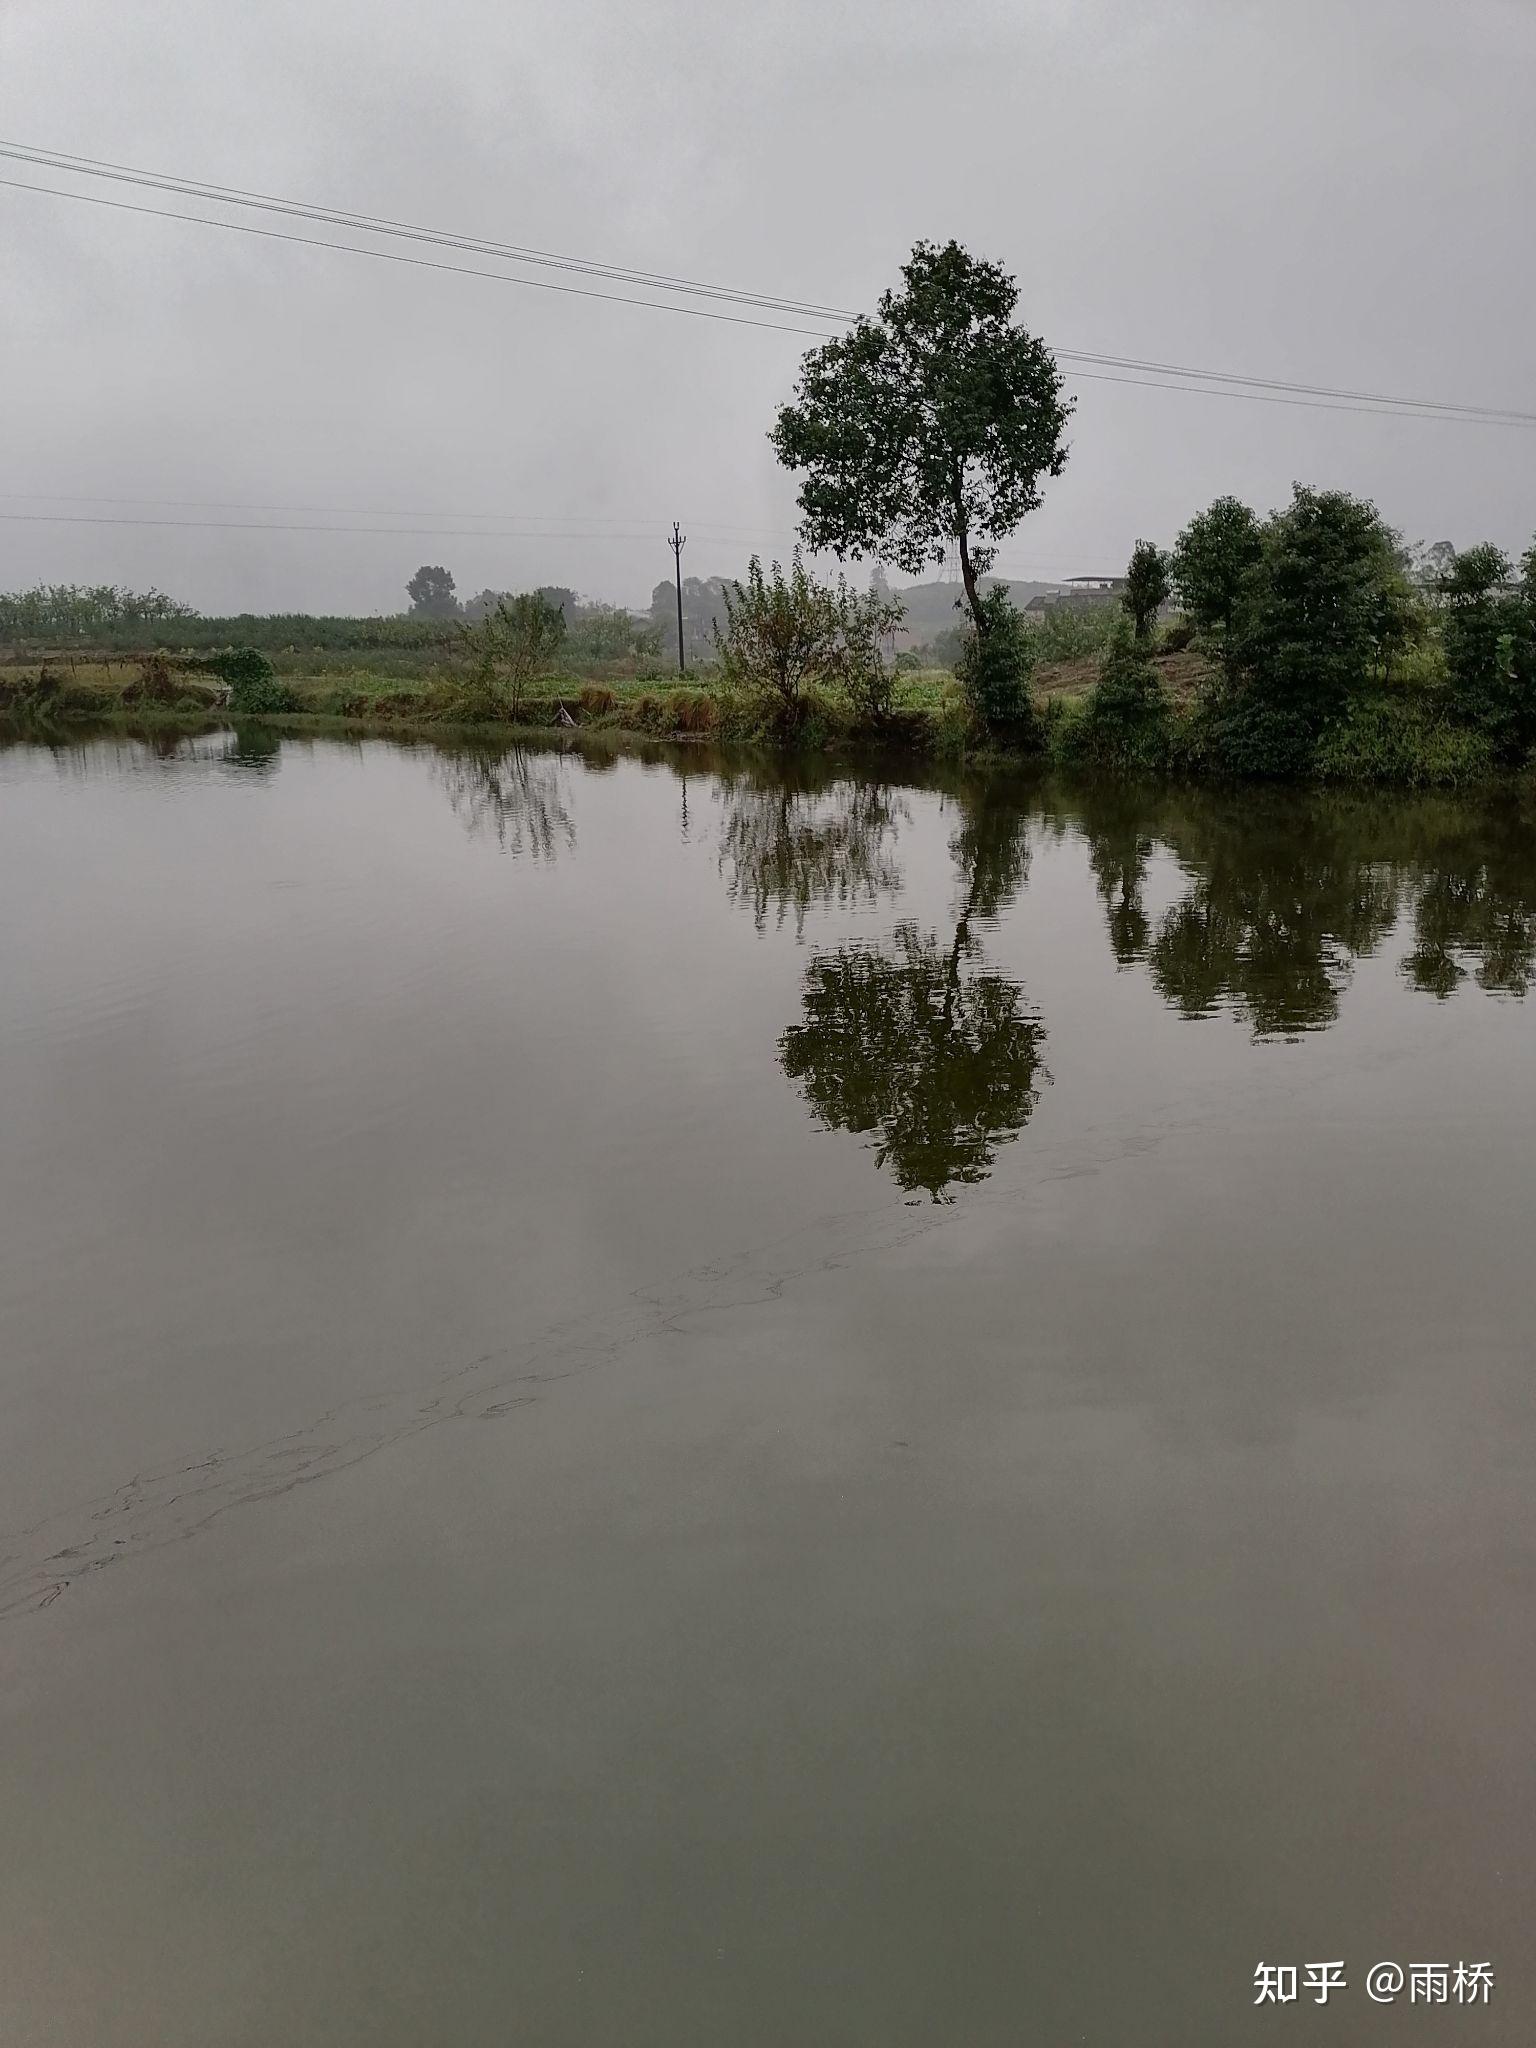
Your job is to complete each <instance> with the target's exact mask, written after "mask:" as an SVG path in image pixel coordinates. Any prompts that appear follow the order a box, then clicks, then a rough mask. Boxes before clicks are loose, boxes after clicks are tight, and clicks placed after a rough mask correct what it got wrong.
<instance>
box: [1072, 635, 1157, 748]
mask: <svg viewBox="0 0 1536 2048" xmlns="http://www.w3.org/2000/svg"><path fill="white" fill-rule="evenodd" d="M1172 725H1173V718H1172V707H1171V706H1170V704H1169V702H1168V697H1167V693H1166V692H1165V690H1164V689H1163V686H1162V681H1161V678H1160V677H1159V675H1158V673H1157V670H1156V669H1155V668H1154V667H1153V665H1152V660H1151V656H1150V654H1149V653H1148V650H1147V648H1146V646H1145V644H1144V642H1143V641H1142V640H1140V639H1138V637H1137V634H1136V630H1135V627H1134V625H1133V624H1132V623H1131V622H1130V620H1122V622H1121V625H1120V628H1119V631H1118V632H1117V633H1116V635H1115V638H1114V640H1113V641H1112V642H1111V643H1110V647H1109V651H1108V653H1107V654H1106V655H1105V657H1104V661H1103V665H1102V667H1101V668H1100V671H1099V680H1098V685H1097V687H1096V688H1095V689H1094V691H1093V693H1092V695H1091V696H1090V697H1089V698H1088V700H1087V702H1086V704H1084V705H1083V707H1082V709H1081V710H1080V711H1078V712H1077V713H1076V714H1075V715H1074V716H1073V717H1071V718H1070V720H1069V721H1068V722H1067V723H1065V724H1064V725H1063V726H1062V727H1061V730H1060V733H1059V735H1058V736H1057V737H1056V740H1055V743H1054V750H1055V751H1056V752H1057V753H1058V754H1059V756H1060V757H1061V758H1062V759H1063V760H1066V761H1069V762H1072V763H1075V764H1080V765H1083V766H1093V767H1098V768H1109V769H1113V770H1115V771H1117V772H1119V773H1143V774H1155V773H1157V772H1159V771H1160V770H1162V769H1165V768H1166V767H1167V766H1168V762H1169V755H1170V749H1171V744H1172Z"/></svg>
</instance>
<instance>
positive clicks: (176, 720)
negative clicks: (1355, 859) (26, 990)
mask: <svg viewBox="0 0 1536 2048" xmlns="http://www.w3.org/2000/svg"><path fill="white" fill-rule="evenodd" d="M1153 673H1154V674H1155V676H1156V678H1157V684H1158V690H1159V705H1158V722H1157V726H1156V734H1157V754H1156V758H1155V759H1151V760H1148V761H1145V762H1138V761H1135V760H1130V761H1127V760H1122V759H1118V758H1115V757H1114V754H1113V750H1111V752H1110V756H1109V758H1104V757H1103V753H1102V750H1101V749H1099V748H1097V747H1096V744H1095V736H1096V734H1097V733H1098V730H1099V728H1100V727H1101V726H1102V725H1103V722H1104V712H1105V704H1106V701H1107V700H1106V697H1105V693H1103V692H1102V691H1101V687H1100V684H1101V670H1100V664H1099V662H1098V661H1096V660H1095V659H1093V658H1092V657H1087V656H1083V657H1078V658H1075V659H1073V660H1069V661H1063V662H1047V663H1043V664H1041V666H1040V667H1039V668H1037V669H1036V671H1035V676H1034V687H1035V694H1036V697H1037V699H1038V702H1039V705H1040V708H1041V711H1042V721H1041V731H1042V732H1043V741H1044V752H1045V755H1046V757H1047V759H1049V760H1051V761H1053V762H1054V763H1056V764H1057V765H1061V766H1067V767H1078V768H1084V767H1086V768H1090V769H1097V770H1103V769H1121V768H1131V769H1135V768H1137V767H1147V768H1150V769H1151V770H1152V771H1153V772H1155V773H1162V774H1165V775H1170V776H1172V777H1174V778H1175V779H1181V780H1195V781H1201V780H1229V779H1231V778H1230V776H1228V775H1225V774H1223V773H1221V772H1220V770H1219V769H1218V768H1217V767H1216V766H1215V765H1214V764H1213V763H1212V761H1211V759H1210V758H1209V751H1208V728H1209V723H1210V716H1209V709H1208V705H1207V703H1206V694H1205V693H1206V692H1208V690H1209V687H1210V685H1211V682H1212V679H1213V673H1214V672H1213V671H1212V669H1211V667H1210V665H1209V664H1208V663H1207V662H1206V661H1205V660H1204V659H1203V658H1202V657H1201V656H1200V655H1199V654H1197V653H1195V652H1192V651H1182V650H1181V651H1179V652H1167V653H1163V654H1160V655H1159V656H1157V657H1156V659H1155V661H1154V663H1153ZM280 683H281V689H280V692H279V693H278V695H277V697H276V698H275V699H274V701H273V704H272V707H271V708H269V709H266V710H259V711H240V712H239V713H238V715H239V716H240V717H241V718H242V720H245V719H249V720H251V721H253V722H259V723H262V724H267V725H270V726H273V727H278V728H286V729H288V730H292V731H324V730H327V729H331V730H337V731H343V730H354V731H357V730H361V731H397V732H400V733H402V734H405V733H414V734H439V735H442V736H448V735H450V734H479V735H481V736H484V737H487V738H502V739H510V738H512V737H515V736H516V735H517V734H518V733H523V732H526V733H532V732H549V731H552V730H569V729H571V728H572V727H574V728H576V729H578V730H581V731H584V732H587V733H590V734H593V735H610V736H612V737H614V738H616V739H622V738H626V737H628V738H634V739H643V740H706V739H707V740H719V741H723V742H744V743H750V742H760V741H762V740H763V739H764V738H765V737H768V736H769V735H767V734H766V733H765V730H764V725H763V718H762V713H761V709H760V707H759V706H757V705H756V704H755V703H754V702H753V700H751V699H750V698H748V697H745V696H743V695H742V694H740V693H736V692H732V691H731V690H729V689H728V688H725V687H724V686H723V685H722V683H721V682H720V680H719V678H718V677H717V676H714V677H711V676H705V677H703V678H700V679H698V680H693V679H679V680H675V681H672V682H658V681H654V680H639V679H630V680H622V679H621V680H616V681H612V682H604V683H592V682H586V683H582V682H575V681H572V680H570V679H568V678H564V677H558V678H547V679H544V680H541V681H540V682H538V683H537V684H535V685H534V686H533V687H532V688H530V690H529V691H528V692H527V694H526V695H525V696H523V697H522V699H521V700H520V702H519V703H518V704H517V705H516V706H515V708H514V709H513V710H512V711H511V712H510V713H509V714H508V715H504V716H502V717H498V718H492V719H486V718H483V717H474V716H466V715H465V712H466V701H465V698H464V695H463V690H462V682H461V678H460V677H459V676H458V675H457V674H455V673H454V672H453V671H438V672H437V673H429V674H427V675H424V676H417V677H405V678H402V677H400V676H399V675H397V674H394V673H392V672H390V671H389V670H382V671H381V670H379V669H374V668H364V667H352V668H348V669H346V670H344V671H341V672H336V671H327V670H319V671H317V672H310V673H305V672H304V671H303V670H302V669H301V668H295V669H294V670H291V671H290V672H289V673H287V674H285V675H283V676H282V677H281V678H280ZM469 708H470V709H474V708H476V707H474V706H472V705H471V706H470V707H469ZM230 715H231V710H230V707H229V704H228V692H227V690H225V689H222V688H220V687H219V686H218V685H217V683H216V681H215V680H214V679H212V678H210V677H209V676H207V675H206V674H197V673H193V672H189V671H185V670H182V669H179V668H177V667H175V666H173V665H172V664H170V663H167V662H165V661H163V660H157V659H150V660H136V659H133V658H124V657H118V658H114V659H110V660H108V659H94V660H92V659H80V658H75V657H69V658H65V659H63V660H60V659H57V658H55V659H52V660H49V661H44V662H23V661H16V660H13V661H12V662H10V663H9V664H0V716H4V717H5V718H6V719H7V720H8V721H9V722H10V723H12V724H13V725H21V726H24V727H30V728H33V729H36V730H39V731H47V730H49V729H56V728H60V727H65V726H69V725H73V724H101V723H106V724H121V725H131V726H159V727H163V728H166V729H171V730H176V729H180V730H199V729H204V728H206V727H207V726H209V725H210V724H211V723H216V722H222V721H224V720H226V719H227V718H228V717H229V716H230ZM1117 730H1118V729H1117ZM797 745H798V747H799V749H800V750H802V751H808V752H812V753H814V752H819V751H830V752H841V751H845V750H850V749H863V748H867V747H879V748H880V749H882V750H891V751H895V752H898V753H909V754H913V755H917V756H921V757H929V758H938V759H948V760H960V759H967V758H974V759H988V758H993V757H996V756H998V755H1007V754H1008V753H1010V751H1012V750H1011V749H1010V748H1009V747H1008V745H1007V744H1006V742H999V741H998V740H997V739H995V738H988V737H987V736H986V735H984V734H981V733H980V732H978V731H977V730H976V728H975V727H974V725H973V723H972V720H971V717H970V714H969V712H968V710H967V707H966V703H965V700H964V697H963V694H962V692H961V690H960V686H959V684H958V683H957V682H956V680H955V678H954V676H953V675H951V674H950V673H949V672H948V671H947V670H938V669H935V670H923V671H913V672H908V673H904V674H902V675H900V676H899V677H898V678H897V679H896V684H895V691H894V701H893V704H892V707H891V710H890V712H889V714H888V716H886V717H885V718H884V719H882V720H881V721H879V722H878V723H870V722H868V721H861V720H860V718H859V716H858V715H857V713H856V712H855V711H854V709H853V707H852V706H851V705H849V704H848V703H847V702H846V701H845V700H843V699H842V698H841V697H840V696H839V694H838V693H837V692H836V691H831V690H824V689H814V688H813V689H809V690H807V691H806V693H805V705H804V715H803V719H802V724H801V728H800V732H799V736H798V741H797ZM1037 751H1038V747H1037ZM1308 779H1311V780H1315V781H1318V782H1322V783H1329V784H1337V785H1344V786H1351V785H1352V786H1361V787H1368V786H1376V787H1397V788H1420V789H1428V788H1466V787H1473V786H1476V785H1477V784H1479V783H1482V782H1486V781H1492V780H1494V779H1496V777H1495V770H1494V764H1493V762H1492V760H1491V758H1490V756H1489V752H1488V749H1487V747H1486V746H1485V745H1484V744H1482V742H1481V740H1480V738H1479V736H1478V735H1477V734H1476V733H1474V732H1471V731H1469V730H1468V729H1467V728H1466V727H1465V726H1462V725H1458V724H1457V722H1456V721H1455V720H1454V718H1453V717H1451V716H1450V713H1449V709H1448V707H1447V704H1446V702H1445V699H1444V693H1443V692H1442V691H1440V690H1438V689H1437V688H1435V687H1434V686H1433V685H1432V684H1426V683H1424V682H1422V681H1416V680H1414V679H1412V678H1409V679H1408V680H1405V681H1402V682H1399V683H1396V684H1393V685H1391V686H1385V685H1384V686H1383V687H1382V688H1380V689H1379V690H1377V691H1375V692H1373V693H1371V694H1368V695H1366V696H1363V697H1360V698H1358V699H1356V700H1354V701H1353V702H1352V703H1351V705H1350V707H1349V710H1348V714H1347V716H1346V717H1345V718H1344V719H1342V720H1341V721H1340V722H1339V723H1338V724H1336V725H1335V726H1333V727H1332V728H1330V730H1329V731H1328V732H1327V733H1326V734H1325V736H1324V739H1323V741H1322V743H1321V744H1320V745H1319V747H1318V749H1317V752H1316V757H1315V766H1314V772H1313V775H1312V776H1311V777H1310V778H1308Z"/></svg>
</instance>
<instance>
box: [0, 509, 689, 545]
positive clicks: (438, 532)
mask: <svg viewBox="0 0 1536 2048" xmlns="http://www.w3.org/2000/svg"><path fill="white" fill-rule="evenodd" d="M0 519H3V520H5V521H7V522H8V523H10V524H17V525H31V526H175V527H187V528H191V529H193V530H195V531H197V532H200V533H201V532H207V533H366V534H372V535H373V536H374V537H375V538H376V539H379V540H390V539H397V540H412V539H420V538H422V537H423V536H426V537H427V538H429V539H434V540H650V539H652V538H653V537H654V536H653V534H652V532H651V530H650V529H649V528H646V529H645V530H644V531H641V530H639V529H636V530H634V531H630V532H622V533H621V532H613V533H592V532H590V531H589V532H586V533H580V532H567V531H565V530H563V529H560V528H555V527H524V528H523V529H522V530H521V531H519V532H517V533H491V532H487V531H486V529H485V528H484V527H480V526H468V527H465V526H460V527H454V526H332V525H317V524H310V523H308V522H296V521H291V520H276V519H130V518H123V517H122V516H120V515H118V514H112V515H109V516H107V517H103V518H93V517H92V516H91V515H89V514H88V513H82V512H0Z"/></svg>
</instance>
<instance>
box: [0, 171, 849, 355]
mask: <svg viewBox="0 0 1536 2048" xmlns="http://www.w3.org/2000/svg"><path fill="white" fill-rule="evenodd" d="M0 186H5V187H8V188H9V189H10V190H11V191H13V192H42V193H45V194H46V195H47V196H48V197H49V198H50V199H75V200H78V201H79V202H80V203H81V204H82V205H85V206H105V207H108V208H110V209H111V211H112V212H114V213H141V214H149V215H152V216H153V217H154V218H156V219H158V220H185V221H191V222H192V223H193V224H194V225H195V226H197V227H202V228H223V229H224V230H225V231H226V232H227V233H229V234H235V235H257V236H260V238H261V239H262V240H263V241H267V242H294V243H297V244H298V245H299V246H300V247H301V248H305V249H339V250H341V252H342V253H343V254H344V255H347V256H371V257H372V258H373V259H374V261H375V262H378V263H405V264H409V265H410V267H411V268H412V269H413V270H446V271H452V272H454V273H455V274H456V275H457V276H459V277H484V278H489V279H490V281H491V283H492V284H520V285H524V286H526V287H527V288H528V290H530V291H540V292H559V293H561V294H562V295H563V296H564V297H566V298H573V299H605V300H606V301H607V302H608V304H609V305H614V306H649V307H650V308H651V309H652V311H655V312H665V313H684V314H687V315H689V316H690V317H691V318H693V319H695V320H723V321H725V322H726V323H727V324H728V325H729V326H732V327H766V328H769V329H771V330H772V331H773V332H774V333H776V334H800V335H810V336H811V337H812V338H813V339H814V340H817V341H825V340H827V338H828V334H827V330H826V329H825V328H820V327H787V326H785V324H784V323H783V321H781V320H750V319H748V318H747V317H746V316H745V315H743V314H738V313H711V312H708V311H706V309H705V308H704V307H702V306H673V305H669V304H667V303H666V302H665V301H663V300H661V299H637V298H629V297H626V296H624V294H622V293H620V292H590V291H587V290H585V289H584V288H583V287H582V286H580V285H574V284H552V283H551V282H550V281H549V279H548V278H543V277H511V276H509V275H508V274H507V272H505V271H503V270H472V269H471V268H470V267H469V266H468V265H467V264H464V263H439V262H437V261H435V260H434V259H433V258H432V257H430V256H404V255H402V254H401V253H400V251H399V250H398V249H362V248H359V247H358V246H357V244H356V243H355V242H330V241H326V240H324V239H323V238H322V237H320V236H317V235H290V234H285V233H284V232H283V230H282V229H281V228H258V227H253V226H252V225H251V223H250V222H249V221H244V220H210V219H209V218H208V217H207V215H206V214H201V213H177V212H175V211H173V210H172V209H171V208H169V207H164V206H140V205H137V204H135V202H134V201H132V200H129V199H103V198H102V197H101V195H100V194H99V193H96V192H64V191H61V190H60V189H59V187H58V186H56V185H29V184H27V183H26V182H25V181H24V180H22V179H20V178H0Z"/></svg>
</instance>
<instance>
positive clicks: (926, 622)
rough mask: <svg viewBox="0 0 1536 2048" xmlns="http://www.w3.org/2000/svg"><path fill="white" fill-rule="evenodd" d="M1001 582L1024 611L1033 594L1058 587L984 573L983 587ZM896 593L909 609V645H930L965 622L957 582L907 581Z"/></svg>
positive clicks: (907, 619)
mask: <svg viewBox="0 0 1536 2048" xmlns="http://www.w3.org/2000/svg"><path fill="white" fill-rule="evenodd" d="M999 583H1000V584H1002V586H1003V588H1004V589H1005V590H1006V591H1007V592H1008V594H1009V596H1010V597H1011V598H1012V599H1013V601H1014V603H1015V604H1016V605H1017V606H1018V607H1019V609H1020V610H1021V611H1022V610H1023V608H1024V606H1025V605H1027V604H1028V603H1029V600H1030V599H1031V598H1032V597H1038V596H1039V595H1040V593H1041V592H1042V591H1046V590H1054V589H1056V587H1057V586H1056V585H1055V584H1054V583H1022V582H1016V581H1014V580H1013V579H1012V578H1010V577H1007V576H985V577H983V578H982V583H981V587H982V589H983V590H984V591H986V590H991V589H993V588H995V587H996V585H998V584H999ZM894 594H895V595H896V596H897V597H899V598H900V599H901V601H902V603H903V604H904V605H905V606H906V608H907V616H906V621H905V629H906V633H907V635H908V636H909V638H908V645H910V646H913V647H927V646H930V645H931V644H932V643H933V642H934V641H935V640H936V639H938V637H939V635H940V634H941V633H952V632H954V631H955V630H956V628H958V627H961V626H963V625H964V624H965V620H966V612H965V609H964V606H965V592H964V591H963V590H962V589H961V587H960V585H959V584H958V583H907V584H903V585H899V586H895V587H894ZM957 601H958V603H959V606H960V609H959V610H956V603H957Z"/></svg>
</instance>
